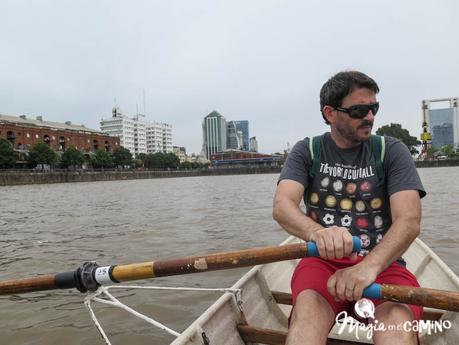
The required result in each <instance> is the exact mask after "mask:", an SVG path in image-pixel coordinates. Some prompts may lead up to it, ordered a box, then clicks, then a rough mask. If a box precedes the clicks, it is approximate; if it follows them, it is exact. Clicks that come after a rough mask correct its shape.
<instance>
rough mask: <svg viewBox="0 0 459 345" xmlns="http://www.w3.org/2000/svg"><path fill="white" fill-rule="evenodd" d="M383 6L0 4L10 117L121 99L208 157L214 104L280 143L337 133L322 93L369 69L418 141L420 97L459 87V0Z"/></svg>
mask: <svg viewBox="0 0 459 345" xmlns="http://www.w3.org/2000/svg"><path fill="white" fill-rule="evenodd" d="M372 6H374V8H372V9H371V12H372V13H378V15H377V16H371V21H369V22H368V23H366V25H365V26H362V25H361V23H359V22H358V21H355V20H348V21H346V25H338V24H333V25H330V24H329V23H341V22H342V19H343V18H369V16H368V14H369V12H368V11H369V10H368V6H367V2H365V1H363V0H353V1H351V2H346V3H343V2H339V1H331V2H321V1H318V0H317V1H316V0H313V1H312V2H307V3H305V2H302V1H299V0H292V1H289V2H285V3H282V2H278V1H274V0H263V1H258V0H255V1H252V2H250V3H247V2H243V1H234V2H222V3H216V2H213V1H206V0H200V1H197V2H193V3H188V2H180V1H172V2H160V1H142V0H140V1H138V2H135V3H125V2H122V1H116V0H114V1H111V2H110V3H108V2H106V1H99V2H90V1H82V2H78V3H71V2H63V3H61V2H58V3H56V2H54V1H45V0H39V1H36V2H2V3H1V4H0V11H1V12H2V13H5V14H7V15H5V18H3V20H2V22H1V23H0V28H1V31H0V32H1V34H0V35H1V36H2V40H1V42H2V43H1V48H2V56H1V57H0V59H1V62H2V63H1V64H0V73H1V74H2V84H1V85H0V113H1V114H8V115H17V116H19V115H22V114H25V115H27V116H28V117H30V118H35V117H36V116H43V117H44V118H46V119H48V120H50V121H57V122H65V121H72V122H73V123H78V124H84V125H85V126H87V127H89V128H94V129H97V128H99V126H98V121H99V119H100V118H101V117H103V116H105V114H109V112H110V109H111V108H112V107H113V106H114V105H115V104H114V103H115V102H114V99H115V98H116V106H120V107H121V108H122V109H123V111H124V112H125V113H128V114H134V113H136V110H137V108H139V107H140V108H141V109H145V110H146V111H144V112H145V113H146V114H145V115H147V116H149V117H151V118H153V119H155V121H158V122H165V123H171V124H172V125H173V126H174V145H177V146H184V147H186V148H187V151H188V152H193V153H199V152H200V150H201V147H202V135H201V132H202V131H201V128H200V127H201V120H202V117H203V116H205V114H208V113H210V112H211V111H212V110H214V109H215V110H217V111H219V112H220V113H221V114H223V115H224V116H225V117H227V118H231V119H246V120H248V121H249V122H250V123H251V128H250V130H251V132H253V133H256V135H257V139H258V140H259V150H260V151H261V152H267V153H271V152H276V151H282V150H283V149H286V148H287V146H290V147H292V146H293V145H294V144H295V143H296V142H297V141H298V140H301V139H302V138H304V137H306V136H312V135H317V134H320V133H322V132H325V131H327V130H328V126H326V125H325V124H324V122H323V120H322V116H321V114H320V109H319V90H320V88H321V86H322V85H323V83H324V82H325V81H326V80H327V79H328V78H329V77H330V76H331V75H333V74H335V73H337V72H339V71H341V70H349V69H357V70H361V71H363V72H365V73H367V74H368V75H370V76H371V77H373V78H374V79H375V80H376V81H377V83H378V84H379V86H380V89H381V93H380V94H379V95H378V100H379V101H380V104H381V109H380V112H379V113H378V116H377V117H376V121H375V126H374V130H376V129H377V128H379V127H381V126H383V125H386V124H390V123H400V124H401V125H402V126H403V127H404V128H406V129H408V130H409V132H410V133H411V134H412V135H414V136H416V137H419V134H420V133H421V131H422V127H421V125H422V110H421V101H422V99H431V98H445V97H457V96H459V83H457V78H456V76H457V75H459V64H457V61H459V48H458V47H457V45H454V44H451V42H454V41H455V40H454V39H455V38H457V37H458V36H459V28H458V26H457V25H456V23H455V17H454V14H455V13H457V11H458V10H459V3H457V2H455V1H452V0H441V1H437V2H435V3H433V2H428V1H412V0H410V1H406V2H403V3H400V2H396V1H394V0H391V1H385V2H375V3H374V4H373V5H372ZM323 18H327V20H324V19H323ZM83 20H84V23H85V24H84V25H82V23H83ZM18 22H20V23H21V25H18ZM426 23H429V25H426ZM144 100H145V102H144ZM144 104H145V107H144Z"/></svg>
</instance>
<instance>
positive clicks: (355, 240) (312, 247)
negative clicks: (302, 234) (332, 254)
mask: <svg viewBox="0 0 459 345" xmlns="http://www.w3.org/2000/svg"><path fill="white" fill-rule="evenodd" d="M306 247H307V248H308V256H320V254H319V249H318V248H317V244H315V242H307V243H306ZM361 248H362V242H361V241H360V237H358V236H352V251H353V252H360V249H361Z"/></svg>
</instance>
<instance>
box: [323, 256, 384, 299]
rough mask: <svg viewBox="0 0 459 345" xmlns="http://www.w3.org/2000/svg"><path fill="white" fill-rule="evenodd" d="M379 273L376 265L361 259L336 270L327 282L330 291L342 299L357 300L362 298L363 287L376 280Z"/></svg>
mask: <svg viewBox="0 0 459 345" xmlns="http://www.w3.org/2000/svg"><path fill="white" fill-rule="evenodd" d="M377 274H378V273H377V272H376V270H375V268H374V267H373V268H372V267H369V266H368V265H366V263H365V260H364V261H361V262H359V263H358V264H356V265H354V266H351V267H348V268H344V269H341V270H338V271H336V272H335V274H333V275H332V276H331V277H330V279H329V280H328V282H327V288H328V292H330V294H331V295H332V296H334V297H335V298H337V299H339V300H341V301H345V300H348V301H357V300H359V299H360V298H362V293H363V289H364V288H366V287H367V286H368V285H370V284H371V283H373V282H374V281H375V280H376V276H377Z"/></svg>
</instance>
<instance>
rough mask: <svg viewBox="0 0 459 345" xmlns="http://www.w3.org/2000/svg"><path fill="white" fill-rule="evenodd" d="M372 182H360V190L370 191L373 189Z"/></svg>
mask: <svg viewBox="0 0 459 345" xmlns="http://www.w3.org/2000/svg"><path fill="white" fill-rule="evenodd" d="M371 187H372V185H371V182H370V181H363V182H362V183H361V184H360V190H361V191H362V192H364V193H368V192H369V191H371Z"/></svg>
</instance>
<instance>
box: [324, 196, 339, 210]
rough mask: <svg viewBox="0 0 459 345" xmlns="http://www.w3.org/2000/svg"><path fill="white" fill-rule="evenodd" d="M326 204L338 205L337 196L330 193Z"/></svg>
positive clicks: (329, 205) (328, 205) (330, 205)
mask: <svg viewBox="0 0 459 345" xmlns="http://www.w3.org/2000/svg"><path fill="white" fill-rule="evenodd" d="M325 205H327V207H335V206H336V198H335V197H334V196H333V195H329V196H327V197H326V198H325Z"/></svg>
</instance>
